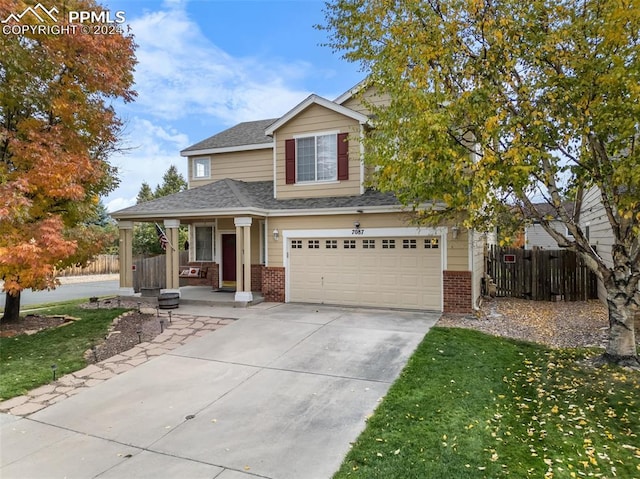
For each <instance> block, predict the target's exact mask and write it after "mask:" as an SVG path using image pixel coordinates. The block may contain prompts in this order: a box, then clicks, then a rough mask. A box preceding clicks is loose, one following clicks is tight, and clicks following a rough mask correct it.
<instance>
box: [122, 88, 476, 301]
mask: <svg viewBox="0 0 640 479" xmlns="http://www.w3.org/2000/svg"><path fill="white" fill-rule="evenodd" d="M358 89H363V90H364V95H367V96H368V98H369V99H370V100H371V101H375V102H381V103H382V104H384V102H385V101H386V97H385V96H384V95H382V94H378V93H377V92H376V91H375V90H374V89H364V86H363V84H361V85H359V86H358V87H356V88H354V89H353V90H350V91H349V92H347V93H345V94H344V95H342V96H340V97H339V98H337V99H336V100H335V101H330V100H328V99H325V98H322V97H319V96H317V95H311V96H309V97H308V98H306V99H305V100H304V101H302V102H301V103H300V104H298V105H296V106H295V107H294V108H293V109H291V110H290V111H289V112H288V113H286V114H285V115H284V116H282V117H281V118H277V119H269V120H260V121H252V122H245V123H240V124H239V125H236V126H234V127H232V128H229V129H228V130H225V131H223V132H221V133H218V134H217V135H214V136H212V137H210V138H207V139H205V140H203V141H201V142H199V143H196V144H195V145H193V146H190V147H189V148H186V149H185V150H183V151H182V152H181V155H182V156H184V157H186V158H187V161H188V164H189V168H188V177H189V178H188V182H189V189H188V190H186V191H183V192H180V193H177V194H174V195H170V196H166V197H163V198H159V199H156V200H152V201H149V202H146V203H141V204H138V205H135V206H132V207H130V208H126V209H123V210H120V211H117V212H115V213H113V214H112V216H113V217H114V218H116V219H117V220H118V222H119V227H120V244H121V255H120V256H121V269H120V271H121V275H120V285H121V287H122V288H123V290H124V291H125V292H127V293H130V294H132V293H133V290H132V284H133V283H132V272H131V269H132V268H131V263H132V258H131V241H132V228H133V224H134V222H158V223H159V224H161V225H163V227H164V228H166V234H167V236H168V237H169V240H170V241H171V242H172V243H173V244H174V245H175V244H176V243H177V227H178V226H179V225H185V224H186V225H189V231H190V233H189V234H190V245H191V247H190V249H189V256H190V258H189V259H190V262H189V265H180V264H178V253H177V251H174V250H172V249H171V248H167V266H168V267H167V283H166V288H167V289H168V290H171V291H174V290H175V291H178V290H179V284H180V283H179V273H180V270H181V268H182V267H185V266H198V267H201V268H203V269H205V268H206V271H207V278H206V279H198V280H194V281H195V283H192V284H196V283H197V282H200V283H202V282H203V281H204V282H206V284H207V285H210V286H212V287H213V288H214V289H222V288H230V289H232V290H235V291H236V295H235V298H236V301H238V302H250V301H252V300H253V292H261V293H262V295H263V296H264V298H265V300H267V301H281V302H282V301H284V302H307V303H326V304H338V305H353V306H372V307H392V308H410V309H424V310H438V311H447V312H469V311H471V310H472V309H473V307H474V305H475V301H476V300H477V298H478V297H479V295H480V279H481V277H482V274H483V260H482V258H483V257H482V254H483V236H481V235H479V234H475V235H474V232H473V231H467V230H465V229H463V228H458V227H457V226H454V225H453V224H449V225H447V224H442V225H440V226H437V227H415V226H412V225H411V224H410V223H409V218H410V214H409V213H407V212H404V211H403V208H402V206H401V205H400V204H399V202H398V201H397V199H396V198H395V197H394V195H392V194H383V193H380V192H378V191H375V190H371V189H367V188H366V187H365V186H364V185H365V180H366V178H367V175H368V173H369V169H368V168H367V167H366V166H365V165H364V163H363V161H362V156H363V148H362V143H361V139H362V138H363V136H364V135H366V134H367V131H368V130H369V129H370V128H371V124H370V119H369V116H368V113H369V112H368V111H367V109H366V108H365V106H364V105H363V103H362V102H361V101H360V100H359V98H358V97H356V96H355V93H356V92H357V91H358Z"/></svg>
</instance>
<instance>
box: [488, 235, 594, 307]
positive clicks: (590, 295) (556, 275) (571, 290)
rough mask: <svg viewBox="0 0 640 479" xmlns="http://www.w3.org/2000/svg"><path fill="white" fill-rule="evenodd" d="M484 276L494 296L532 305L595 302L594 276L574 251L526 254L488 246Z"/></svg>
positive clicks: (539, 251) (517, 250) (526, 252)
mask: <svg viewBox="0 0 640 479" xmlns="http://www.w3.org/2000/svg"><path fill="white" fill-rule="evenodd" d="M486 273H487V275H489V276H490V277H491V279H492V280H493V281H494V282H495V285H496V289H497V293H496V294H497V296H507V297H512V298H526V299H533V300H534V301H551V300H556V299H564V300H565V301H584V300H587V299H597V297H598V294H597V279H596V275H595V274H594V273H593V272H592V271H590V270H589V269H588V268H587V266H586V265H585V264H584V261H583V260H582V259H581V258H580V257H579V256H578V255H577V254H576V253H574V252H573V251H567V250H563V249H555V250H525V249H521V248H501V247H499V246H491V247H490V248H489V249H488V251H487V258H486Z"/></svg>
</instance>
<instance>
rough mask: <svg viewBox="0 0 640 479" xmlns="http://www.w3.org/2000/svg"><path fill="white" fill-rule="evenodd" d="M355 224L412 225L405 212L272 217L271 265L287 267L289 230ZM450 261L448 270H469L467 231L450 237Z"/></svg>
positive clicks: (368, 225) (341, 227) (323, 228)
mask: <svg viewBox="0 0 640 479" xmlns="http://www.w3.org/2000/svg"><path fill="white" fill-rule="evenodd" d="M355 221H358V222H360V227H361V228H362V229H365V230H366V229H367V228H406V227H407V226H409V225H408V224H407V223H406V222H405V221H404V220H403V215H402V213H398V214H395V213H378V214H366V213H364V214H358V213H355V214H353V215H327V216H291V217H270V218H269V228H268V229H269V231H268V232H267V245H268V246H267V247H268V266H283V265H284V263H283V258H282V241H283V239H282V235H283V232H284V231H285V230H314V229H317V230H330V229H351V228H353V223H354V222H355ZM274 229H278V231H279V233H280V239H278V241H274V239H273V235H272V232H273V230H274ZM447 255H448V258H447V261H448V266H447V268H446V269H450V270H455V271H469V270H470V265H469V247H468V240H467V232H466V231H464V230H461V231H460V232H459V234H458V238H457V239H455V240H454V239H453V238H452V237H451V233H449V236H448V238H447Z"/></svg>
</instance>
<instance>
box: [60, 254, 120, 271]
mask: <svg viewBox="0 0 640 479" xmlns="http://www.w3.org/2000/svg"><path fill="white" fill-rule="evenodd" d="M119 271H120V263H119V262H118V255H117V254H100V255H98V256H96V257H95V258H94V259H93V260H92V261H91V263H89V264H88V265H87V266H69V267H68V268H65V269H61V270H59V271H56V274H57V275H58V276H86V275H89V274H113V273H118V272H119Z"/></svg>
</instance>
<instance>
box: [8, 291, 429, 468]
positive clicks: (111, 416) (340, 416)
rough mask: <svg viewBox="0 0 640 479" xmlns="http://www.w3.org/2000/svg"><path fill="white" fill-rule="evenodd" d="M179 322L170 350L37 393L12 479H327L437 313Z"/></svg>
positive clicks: (184, 310)
mask: <svg viewBox="0 0 640 479" xmlns="http://www.w3.org/2000/svg"><path fill="white" fill-rule="evenodd" d="M173 316H174V318H175V319H174V320H173V322H172V325H175V326H173V331H172V330H171V328H168V329H167V330H166V331H165V333H163V334H165V335H166V339H165V340H164V341H159V342H156V343H154V344H153V345H152V343H149V344H148V345H145V346H144V347H142V346H139V347H136V348H134V349H139V351H137V352H135V353H133V350H130V353H131V354H133V356H127V355H126V354H122V355H119V356H121V357H120V358H118V359H116V360H113V358H111V359H112V361H110V362H109V360H106V361H104V362H103V363H102V364H100V365H98V366H90V367H89V368H87V369H85V370H83V371H84V372H78V373H75V374H74V375H73V376H72V377H73V378H75V379H76V380H79V381H82V384H80V383H78V384H76V385H73V384H71V385H69V386H67V387H72V388H75V393H71V394H69V391H64V390H63V391H60V390H57V389H56V388H57V386H56V388H54V389H52V390H50V391H45V390H42V391H40V392H39V393H38V394H35V395H34V394H33V391H32V393H31V394H30V395H28V396H27V399H26V400H24V401H22V402H20V403H19V404H14V405H13V406H12V408H10V409H9V410H10V411H12V412H14V414H0V476H1V477H3V478H5V479H6V478H25V477H29V478H49V477H52V478H53V477H56V478H57V477H67V478H93V477H99V478H122V477H130V478H143V477H152V478H154V479H159V478H165V477H166V478H176V477H185V478H186V477H188V478H199V477H202V478H215V479H250V478H255V477H262V478H270V479H289V478H291V479H302V478H304V479H314V478H318V479H320V478H322V479H327V478H329V477H331V475H332V474H333V473H334V472H335V470H336V469H337V468H338V467H339V465H340V463H341V462H342V460H343V458H344V456H345V454H346V453H347V452H348V450H349V443H350V442H352V441H354V440H355V439H356V438H357V436H358V434H359V433H360V432H361V431H362V429H363V428H364V426H365V419H366V417H367V416H368V415H370V414H371V413H372V412H373V410H374V409H375V407H376V405H377V404H378V401H379V400H380V398H381V397H382V396H384V394H386V392H387V390H388V388H389V386H390V385H391V383H392V382H393V381H394V380H395V378H396V377H397V376H398V374H399V373H400V371H401V369H402V367H403V366H404V364H405V363H406V360H407V359H408V357H409V356H410V355H411V353H412V352H413V350H414V349H415V347H416V346H417V345H418V343H419V342H420V341H421V340H422V338H423V337H424V334H425V333H426V332H427V331H428V330H429V328H430V327H431V326H432V325H433V324H434V323H435V322H436V321H437V319H438V317H439V314H437V313H411V312H398V311H383V310H365V309H348V308H332V307H324V306H311V305H282V304H274V303H262V304H259V305H257V306H254V307H251V308H247V309H233V308H220V307H213V308H211V307H198V306H184V307H183V306H181V307H180V309H179V310H177V311H175V312H174V314H173ZM204 318H206V319H204ZM222 318H239V319H238V320H237V321H230V320H228V319H226V320H225V319H222ZM223 325H224V327H223V328H221V329H219V330H218V331H216V332H215V333H212V332H210V331H209V330H207V328H211V330H213V329H216V328H220V326H223ZM187 331H190V333H189V334H184V333H186V332H187ZM178 332H182V333H183V334H178ZM177 336H181V337H182V339H180V340H178V339H177ZM187 337H190V338H191V339H192V340H186V339H185V338H187ZM170 338H174V339H170ZM156 339H158V338H156ZM161 339H162V338H161ZM182 343H185V344H183V345H181V346H180V347H177V346H179V345H180V344H182ZM174 347H175V349H172V348H174ZM150 358H153V359H152V360H149V359H150ZM138 360H139V361H140V363H139V364H135V363H136V362H137V361H138ZM123 365H126V366H124V368H121V367H119V366H123ZM93 367H95V368H97V369H99V370H97V369H92V368H93ZM123 369H127V370H126V371H124V370H123ZM107 371H108V374H107ZM79 373H80V375H79ZM101 373H104V377H103V376H102V375H101ZM96 375H98V376H97V377H96ZM107 376H109V377H107ZM91 380H96V381H97V382H95V383H93V382H92V383H90V381H91ZM70 382H73V381H70ZM45 388H47V386H45ZM40 389H42V388H40ZM48 394H55V395H56V397H48V398H47V399H46V400H43V399H42V397H43V396H46V395H48ZM67 396H69V397H67ZM23 398H24V397H23ZM36 398H40V399H38V400H36ZM19 401H20V400H18V401H17V402H19ZM50 403H53V404H51V405H49V406H47V407H45V406H46V405H47V404H50ZM30 404H35V405H36V406H29V405H30ZM21 407H22V408H23V409H14V408H21ZM28 407H32V408H35V407H37V408H38V409H39V410H38V411H37V412H29V410H28ZM24 408H27V409H24ZM18 412H21V413H22V414H25V417H20V416H16V415H15V414H16V413H18Z"/></svg>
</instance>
